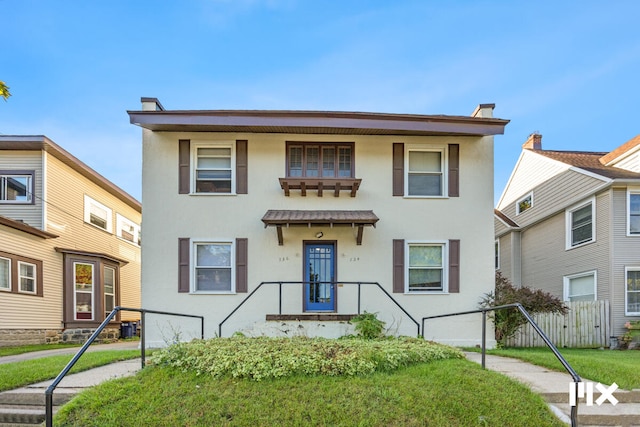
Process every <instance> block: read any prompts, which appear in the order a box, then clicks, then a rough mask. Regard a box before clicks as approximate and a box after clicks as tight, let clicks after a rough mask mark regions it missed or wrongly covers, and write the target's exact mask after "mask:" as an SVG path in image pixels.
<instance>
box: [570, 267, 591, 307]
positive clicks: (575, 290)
mask: <svg viewBox="0 0 640 427" xmlns="http://www.w3.org/2000/svg"><path fill="white" fill-rule="evenodd" d="M596 284H597V280H596V272H595V271H589V272H586V273H580V274H574V275H571V276H566V277H565V278H564V300H565V301H571V302H573V301H595V300H596Z"/></svg>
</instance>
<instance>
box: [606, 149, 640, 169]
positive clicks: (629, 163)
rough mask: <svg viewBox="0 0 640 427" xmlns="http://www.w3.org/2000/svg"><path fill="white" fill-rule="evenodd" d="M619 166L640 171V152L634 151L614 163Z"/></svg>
mask: <svg viewBox="0 0 640 427" xmlns="http://www.w3.org/2000/svg"><path fill="white" fill-rule="evenodd" d="M612 166H615V167H617V168H622V169H627V170H631V171H635V172H640V153H634V154H632V155H630V156H627V157H626V158H624V159H622V160H620V161H619V162H617V163H616V164H614V165H612Z"/></svg>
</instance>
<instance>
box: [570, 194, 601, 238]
mask: <svg viewBox="0 0 640 427" xmlns="http://www.w3.org/2000/svg"><path fill="white" fill-rule="evenodd" d="M594 206H595V200H594V199H591V200H589V201H588V202H586V203H583V204H581V205H578V206H576V207H574V208H572V209H568V210H567V211H566V228H567V249H571V248H574V247H576V246H580V245H583V244H586V243H590V242H593V241H594V240H595V234H596V233H595V231H596V230H595V221H594V216H595V215H594Z"/></svg>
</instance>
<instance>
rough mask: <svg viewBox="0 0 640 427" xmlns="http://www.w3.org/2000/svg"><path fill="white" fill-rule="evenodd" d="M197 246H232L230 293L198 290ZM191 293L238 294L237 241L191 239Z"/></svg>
mask: <svg viewBox="0 0 640 427" xmlns="http://www.w3.org/2000/svg"><path fill="white" fill-rule="evenodd" d="M197 245H230V246H231V249H230V250H231V261H230V263H231V289H230V290H228V291H199V290H197V289H196V267H197V262H196V261H197V259H196V257H197V251H196V246H197ZM189 251H190V253H189V260H190V265H189V268H190V270H189V277H190V283H189V293H190V294H193V295H235V294H236V242H235V239H201V238H197V239H194V238H192V239H191V242H190V245H189Z"/></svg>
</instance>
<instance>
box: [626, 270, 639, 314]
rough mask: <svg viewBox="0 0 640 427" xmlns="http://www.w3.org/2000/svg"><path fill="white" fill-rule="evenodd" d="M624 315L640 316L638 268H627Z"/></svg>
mask: <svg viewBox="0 0 640 427" xmlns="http://www.w3.org/2000/svg"><path fill="white" fill-rule="evenodd" d="M626 282H627V283H626V292H625V301H626V304H625V315H627V316H640V267H633V268H630V267H627V269H626Z"/></svg>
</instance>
